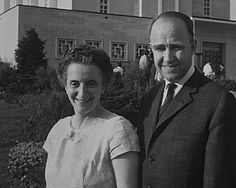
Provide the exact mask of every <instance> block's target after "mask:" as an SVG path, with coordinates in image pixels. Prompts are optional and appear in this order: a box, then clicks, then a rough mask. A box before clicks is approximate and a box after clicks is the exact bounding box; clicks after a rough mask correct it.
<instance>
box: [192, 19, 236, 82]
mask: <svg viewBox="0 0 236 188" xmlns="http://www.w3.org/2000/svg"><path fill="white" fill-rule="evenodd" d="M195 28H196V38H197V43H198V45H197V52H202V43H203V42H217V43H222V44H224V47H225V49H224V50H223V59H222V61H223V62H222V63H223V64H225V74H226V78H228V79H236V64H235V62H236V56H235V46H236V35H235V33H236V22H235V23H230V24H227V23H211V22H206V21H196V22H195ZM224 53H225V54H224Z"/></svg>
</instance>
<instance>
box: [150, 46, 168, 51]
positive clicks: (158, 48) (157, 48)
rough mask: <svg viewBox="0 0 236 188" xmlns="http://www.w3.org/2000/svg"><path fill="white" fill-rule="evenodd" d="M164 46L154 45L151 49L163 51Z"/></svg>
mask: <svg viewBox="0 0 236 188" xmlns="http://www.w3.org/2000/svg"><path fill="white" fill-rule="evenodd" d="M165 49H166V48H165V47H164V46H154V47H153V51H161V52H162V51H165Z"/></svg>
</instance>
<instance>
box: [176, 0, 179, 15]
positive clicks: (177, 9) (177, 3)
mask: <svg viewBox="0 0 236 188" xmlns="http://www.w3.org/2000/svg"><path fill="white" fill-rule="evenodd" d="M175 11H177V12H179V0H175Z"/></svg>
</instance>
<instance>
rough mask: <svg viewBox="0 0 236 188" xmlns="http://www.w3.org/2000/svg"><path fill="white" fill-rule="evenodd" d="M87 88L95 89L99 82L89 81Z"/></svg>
mask: <svg viewBox="0 0 236 188" xmlns="http://www.w3.org/2000/svg"><path fill="white" fill-rule="evenodd" d="M87 86H88V87H90V88H94V87H96V86H97V82H96V81H94V80H92V81H89V82H88V83H87Z"/></svg>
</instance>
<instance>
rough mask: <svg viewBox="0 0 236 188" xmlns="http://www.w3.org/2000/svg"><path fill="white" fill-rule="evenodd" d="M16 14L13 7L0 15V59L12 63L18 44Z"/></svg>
mask: <svg viewBox="0 0 236 188" xmlns="http://www.w3.org/2000/svg"><path fill="white" fill-rule="evenodd" d="M18 14H19V8H18V7H15V8H13V9H11V10H10V11H7V12H5V13H4V14H1V15H0V41H1V42H0V57H1V59H2V60H3V61H7V62H13V61H14V53H15V51H14V50H15V49H16V47H17V42H18V24H19V22H18Z"/></svg>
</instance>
